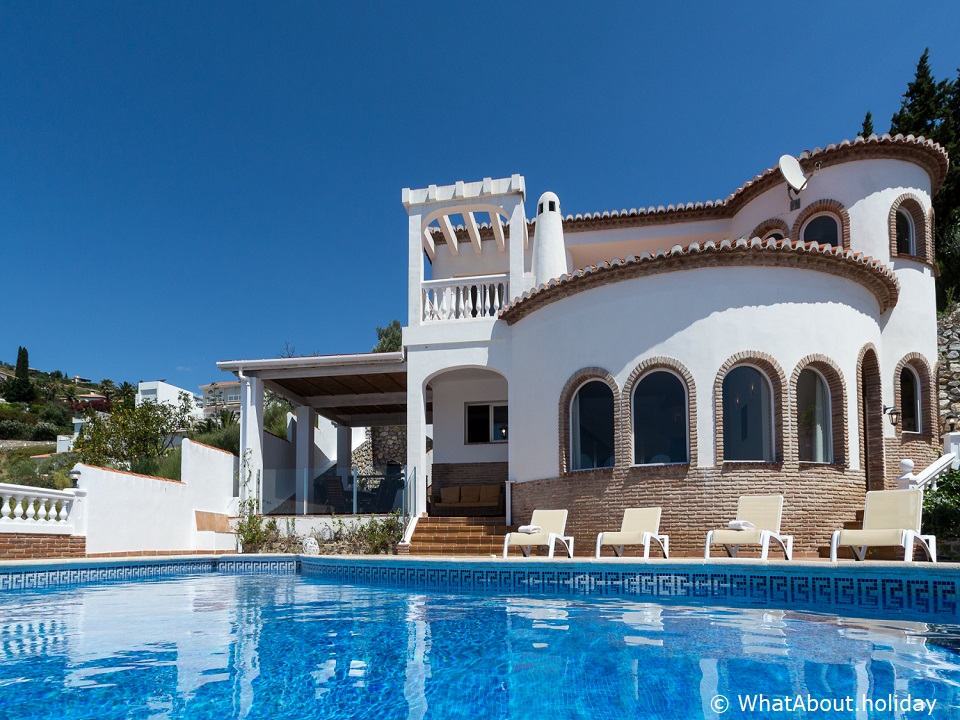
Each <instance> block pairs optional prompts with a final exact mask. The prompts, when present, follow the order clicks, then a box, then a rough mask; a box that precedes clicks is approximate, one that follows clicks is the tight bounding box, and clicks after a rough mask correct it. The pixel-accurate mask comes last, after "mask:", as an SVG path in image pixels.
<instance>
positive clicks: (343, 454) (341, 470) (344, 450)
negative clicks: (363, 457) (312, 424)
mask: <svg viewBox="0 0 960 720" xmlns="http://www.w3.org/2000/svg"><path fill="white" fill-rule="evenodd" d="M352 470H353V428H352V427H350V426H348V425H337V475H339V476H340V482H341V484H343V485H346V484H347V483H348V482H350V475H351V472H352Z"/></svg>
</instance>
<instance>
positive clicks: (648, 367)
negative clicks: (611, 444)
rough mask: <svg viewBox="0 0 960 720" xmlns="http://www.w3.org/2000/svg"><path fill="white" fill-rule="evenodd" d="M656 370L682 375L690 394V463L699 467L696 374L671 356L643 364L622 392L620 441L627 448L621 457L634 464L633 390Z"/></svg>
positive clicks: (635, 370) (653, 358) (688, 394)
mask: <svg viewBox="0 0 960 720" xmlns="http://www.w3.org/2000/svg"><path fill="white" fill-rule="evenodd" d="M655 370H670V371H673V372H674V373H675V374H677V375H679V376H680V380H681V381H682V382H683V384H684V385H685V386H686V391H687V441H688V442H689V443H690V444H689V458H688V460H687V462H688V464H689V465H690V466H691V467H693V466H696V465H697V386H696V383H695V382H694V381H693V374H692V373H691V372H690V371H689V370H688V369H687V367H686V366H685V365H684V364H683V363H681V362H680V361H679V360H674V359H673V358H670V357H665V356H657V357H652V358H647V359H646V360H643V361H641V362H640V364H639V365H637V366H636V367H635V368H634V369H633V371H632V372H631V373H630V375H629V376H628V377H627V380H626V382H625V383H624V384H623V392H621V393H620V423H621V427H620V436H619V437H620V440H621V442H622V443H623V446H622V447H620V446H618V447H617V455H618V456H619V457H622V458H624V459H625V460H628V461H629V462H627V463H626V464H628V465H629V464H632V462H633V390H634V387H635V386H636V384H637V382H638V381H639V380H640V378H641V377H643V376H644V375H647V374H648V373H651V372H653V371H655Z"/></svg>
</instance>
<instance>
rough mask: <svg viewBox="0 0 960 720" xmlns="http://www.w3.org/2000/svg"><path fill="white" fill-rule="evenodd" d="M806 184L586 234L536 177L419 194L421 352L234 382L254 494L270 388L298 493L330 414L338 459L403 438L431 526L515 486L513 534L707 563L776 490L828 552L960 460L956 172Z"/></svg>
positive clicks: (229, 364)
mask: <svg viewBox="0 0 960 720" xmlns="http://www.w3.org/2000/svg"><path fill="white" fill-rule="evenodd" d="M799 161H800V165H801V167H802V169H803V172H804V173H805V174H806V176H807V177H808V178H809V181H808V183H807V185H806V187H805V188H804V189H803V190H802V191H800V192H799V193H796V192H791V191H790V189H789V187H788V185H787V183H786V182H785V179H784V176H783V175H782V174H781V172H780V171H779V170H778V169H776V168H772V169H768V170H765V171H763V172H762V173H761V174H759V175H757V176H756V177H755V178H753V179H752V180H750V181H749V182H747V183H745V184H744V185H743V186H742V187H740V188H739V189H737V190H735V191H734V192H733V193H732V194H731V195H729V196H728V197H727V198H726V199H724V200H718V201H714V202H698V203H688V204H685V205H684V204H681V205H678V206H673V205H670V206H667V207H657V208H652V207H651V208H647V209H630V210H619V211H617V210H611V211H603V212H597V213H593V214H589V213H588V214H586V215H579V214H578V215H575V216H573V215H563V214H562V210H561V205H560V199H559V198H557V196H556V195H554V194H552V193H545V194H544V195H543V196H542V197H541V198H540V199H539V200H538V201H537V203H536V204H535V205H533V206H532V207H531V208H530V211H531V212H532V218H531V217H528V214H527V207H526V204H525V203H526V200H527V198H526V191H525V185H524V179H523V177H522V176H520V175H514V176H512V177H509V178H503V179H491V178H485V179H483V180H481V181H478V182H457V183H456V184H453V185H446V186H436V185H431V186H429V187H427V188H422V189H417V190H410V189H404V190H403V194H402V202H403V206H404V208H405V209H406V211H407V214H408V218H409V219H408V226H407V242H408V244H409V264H408V268H407V283H408V316H407V321H406V326H405V327H404V331H403V346H404V347H403V351H402V352H397V353H384V354H362V355H332V356H321V357H299V358H284V359H265V360H231V361H225V362H220V363H218V365H219V367H220V368H221V369H222V370H224V371H228V372H232V373H234V374H235V375H236V376H237V379H238V381H239V383H240V386H239V388H240V395H241V398H240V399H241V412H242V418H241V446H242V447H241V453H242V455H244V456H245V457H247V458H248V461H249V463H250V469H251V472H252V477H254V478H258V477H263V475H264V473H265V472H269V471H270V470H271V468H269V467H268V466H267V464H265V460H264V430H263V392H264V388H269V389H271V390H273V391H275V392H277V393H279V394H281V395H283V396H284V397H286V398H287V399H289V400H290V401H291V402H292V403H294V405H295V406H296V407H297V411H296V414H297V425H298V427H297V432H296V438H295V441H296V442H295V444H296V445H297V449H296V458H297V459H296V463H297V467H296V470H297V475H296V476H297V477H303V478H309V477H312V476H313V474H314V471H315V470H316V468H313V467H311V466H310V463H311V462H312V459H311V458H312V453H311V452H310V451H309V450H308V446H309V444H310V442H311V436H310V433H309V429H310V428H314V427H315V426H316V415H317V414H319V415H321V416H324V417H326V418H328V419H329V420H331V421H332V422H334V423H336V425H337V427H338V430H337V432H338V438H339V441H338V446H339V447H338V450H339V452H338V453H337V457H338V458H343V457H348V456H349V447H350V437H351V428H354V427H365V426H376V425H398V424H400V425H405V426H406V428H407V433H408V436H407V437H408V443H407V458H406V463H407V476H408V479H409V480H410V481H411V482H413V483H415V505H416V507H415V511H416V514H420V513H431V512H433V511H434V509H435V501H436V499H437V498H438V497H439V494H440V489H441V488H443V487H446V486H450V485H461V486H463V485H496V486H498V487H499V488H501V489H500V491H499V493H500V497H501V499H502V506H503V509H504V513H505V514H506V516H507V522H511V521H512V522H513V523H515V524H516V523H520V522H525V521H527V520H529V517H530V513H531V512H532V510H533V509H534V508H566V509H568V510H569V521H568V524H567V529H568V531H569V532H571V533H572V534H574V535H576V536H583V537H591V536H592V537H594V538H595V537H596V533H597V532H598V531H600V530H609V529H611V528H616V527H619V521H620V518H621V516H622V513H623V509H624V508H626V507H642V506H649V505H659V506H662V507H663V519H662V524H661V532H666V533H669V534H670V536H671V546H672V547H673V549H674V551H675V552H678V553H680V554H685V553H690V554H702V548H703V545H702V543H703V537H704V533H705V532H706V530H708V529H711V528H714V527H719V526H721V525H723V524H725V523H726V521H727V520H729V519H731V518H733V517H735V514H736V503H737V498H738V497H739V496H740V495H742V494H747V493H754V492H776V493H780V494H783V495H784V496H785V507H784V521H783V532H785V533H791V534H793V535H795V536H796V548H797V550H798V551H799V554H801V555H802V554H805V553H813V552H815V551H816V549H817V548H818V547H819V546H822V545H824V544H825V543H827V542H828V540H829V535H830V533H831V532H832V531H833V530H834V529H836V528H838V527H841V526H842V525H843V523H844V522H846V521H849V520H852V519H853V518H854V515H855V512H856V510H858V509H860V508H862V507H863V502H864V493H865V491H866V490H867V489H878V488H883V487H895V486H896V483H895V477H896V475H897V465H898V463H899V461H900V460H901V459H903V458H912V459H914V460H915V461H916V462H917V465H918V467H920V466H922V465H925V464H927V463H929V462H931V461H932V460H934V459H935V458H936V457H938V456H939V455H940V445H939V434H940V427H939V419H938V413H937V405H936V394H935V393H936V389H935V388H936V377H937V337H936V312H935V302H934V278H935V276H936V273H937V267H936V264H935V262H934V248H933V239H932V238H933V211H932V209H931V198H932V197H933V195H934V194H935V193H936V192H937V190H938V189H939V187H940V185H941V183H942V182H943V179H944V177H945V174H946V170H947V164H948V160H947V156H946V153H945V152H944V150H943V149H942V148H941V147H940V146H939V145H937V144H935V143H933V142H930V141H927V140H925V139H923V138H914V137H913V136H908V137H903V136H900V135H898V136H896V137H891V136H889V135H884V136H882V137H878V136H871V137H870V138H867V139H864V138H857V139H856V140H854V141H844V142H842V143H840V144H839V145H830V146H828V147H826V148H822V149H816V150H813V151H810V152H805V153H803V154H802V155H801V156H800V158H799ZM891 409H895V410H893V411H891ZM894 421H895V422H894ZM428 438H429V439H430V441H432V449H431V450H429V451H428ZM340 474H341V476H342V477H344V473H343V472H341V473H340ZM312 488H313V485H311V484H310V483H307V482H304V483H302V484H298V485H297V488H296V492H297V494H298V495H297V500H298V507H307V506H308V503H309V502H310V501H311V500H312V498H309V497H301V495H302V494H307V495H309V493H311V492H313V490H312ZM428 488H429V492H428ZM300 500H302V501H303V503H302V505H301V504H300V502H299V501H300ZM465 514H466V513H465ZM579 544H580V543H579V542H578V545H579ZM589 544H590V543H586V545H589Z"/></svg>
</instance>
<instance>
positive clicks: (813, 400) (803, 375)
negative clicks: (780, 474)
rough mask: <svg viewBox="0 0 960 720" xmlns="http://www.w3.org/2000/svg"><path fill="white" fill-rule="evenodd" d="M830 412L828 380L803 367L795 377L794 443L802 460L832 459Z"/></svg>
mask: <svg viewBox="0 0 960 720" xmlns="http://www.w3.org/2000/svg"><path fill="white" fill-rule="evenodd" d="M830 415H831V406H830V389H829V387H827V381H826V380H824V379H823V376H822V375H821V374H820V373H818V372H817V371H816V370H813V369H811V368H806V369H804V370H802V371H801V372H800V377H798V378H797V445H798V446H799V448H800V461H801V462H817V463H831V462H833V436H832V433H831V428H830Z"/></svg>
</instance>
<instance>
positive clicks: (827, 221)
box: [803, 215, 840, 247]
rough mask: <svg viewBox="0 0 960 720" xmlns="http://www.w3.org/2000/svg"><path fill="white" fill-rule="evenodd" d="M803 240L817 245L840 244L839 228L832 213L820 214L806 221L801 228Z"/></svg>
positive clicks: (835, 245)
mask: <svg viewBox="0 0 960 720" xmlns="http://www.w3.org/2000/svg"><path fill="white" fill-rule="evenodd" d="M803 241H804V242H805V243H808V242H815V243H817V245H833V246H834V247H837V246H839V245H840V228H839V227H838V225H837V219H836V218H835V217H833V216H832V215H820V216H818V217H815V218H814V219H813V220H811V221H810V222H808V223H807V225H806V227H805V228H804V229H803Z"/></svg>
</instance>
